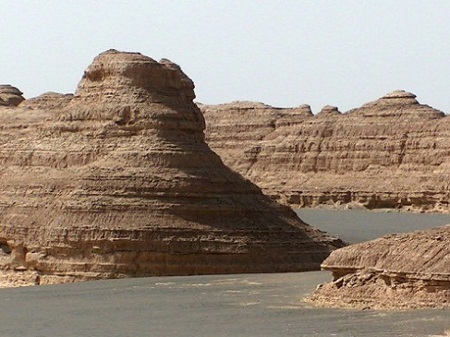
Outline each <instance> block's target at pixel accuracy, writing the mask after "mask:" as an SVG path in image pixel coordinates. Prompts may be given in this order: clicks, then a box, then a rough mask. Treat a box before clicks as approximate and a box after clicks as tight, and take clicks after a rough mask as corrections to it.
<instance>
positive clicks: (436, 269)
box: [310, 225, 450, 309]
mask: <svg viewBox="0 0 450 337" xmlns="http://www.w3.org/2000/svg"><path fill="white" fill-rule="evenodd" d="M449 243H450V225H447V226H444V227H442V228H436V229H430V230H426V231H417V232H412V233H408V234H396V235H389V236H386V237H383V238H380V239H377V240H374V241H369V242H364V243H360V244H356V245H352V246H348V247H345V248H342V249H339V250H337V251H335V252H333V253H332V254H331V255H330V256H329V257H328V258H327V259H326V260H325V261H324V263H323V264H322V268H323V269H325V270H330V271H332V273H333V278H334V280H333V282H330V283H328V284H324V285H322V286H320V287H319V288H318V289H317V290H316V292H315V293H314V295H313V296H311V298H310V300H311V301H312V302H314V303H316V304H318V305H325V306H330V305H331V306H336V307H342V306H344V307H345V306H349V307H366V308H397V309H398V308H419V307H431V308H436V307H444V308H449V307H450V244H449Z"/></svg>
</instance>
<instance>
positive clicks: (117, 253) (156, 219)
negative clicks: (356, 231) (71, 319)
mask: <svg viewBox="0 0 450 337" xmlns="http://www.w3.org/2000/svg"><path fill="white" fill-rule="evenodd" d="M193 89H194V85H193V82H192V81H191V80H190V79H189V78H188V77H187V76H186V75H185V74H184V73H183V72H182V71H181V69H180V68H179V67H178V66H177V65H175V64H173V63H171V62H170V61H167V60H162V61H160V62H156V61H154V60H152V59H151V58H148V57H146V56H143V55H141V54H139V53H123V52H117V51H114V50H111V51H108V52H105V53H102V54H100V55H99V56H98V57H96V58H95V60H94V62H93V63H92V65H90V66H89V67H88V68H87V70H86V71H85V73H84V76H83V78H82V80H81V82H80V83H79V85H78V88H77V91H76V93H75V95H74V96H73V97H72V96H71V95H61V94H55V93H48V94H44V95H43V96H40V97H38V98H35V99H32V100H27V101H25V102H23V103H22V104H20V106H18V107H15V108H10V107H7V108H3V109H2V110H0V122H1V123H0V124H1V126H2V127H1V129H0V133H1V138H0V139H1V143H0V172H1V190H0V245H1V248H2V251H3V253H1V252H0V253H1V254H0V255H1V256H0V262H1V266H2V267H3V269H5V270H8V275H7V276H8V277H11V274H12V275H14V272H15V271H17V272H19V273H20V272H22V274H21V275H22V276H21V277H22V279H26V278H27V277H29V276H28V274H29V273H38V274H39V275H38V277H37V281H36V282H41V283H49V282H61V281H72V280H77V279H96V278H110V277H123V276H145V275H187V274H206V273H240V272H275V271H300V270H310V269H316V268H318V267H319V265H320V263H321V262H322V261H323V259H324V258H325V257H326V256H328V254H329V252H330V251H331V250H332V249H334V248H335V247H340V246H342V242H341V241H340V240H337V239H334V238H331V237H328V236H326V235H325V234H324V233H322V232H320V231H319V230H316V229H314V228H312V227H310V226H308V225H306V224H304V223H303V222H302V221H300V220H299V219H298V218H297V217H296V215H295V214H294V213H293V212H292V211H291V210H290V209H289V208H288V207H285V206H281V205H279V204H276V203H274V202H273V201H272V200H271V199H269V198H267V197H266V196H264V195H263V194H262V193H261V191H260V190H259V188H258V187H257V186H255V185H254V184H252V183H250V182H249V181H248V180H245V179H244V178H242V177H241V176H240V175H239V174H237V173H235V172H234V171H232V170H230V169H229V168H228V167H226V166H225V165H224V164H223V163H222V161H221V159H220V158H219V157H218V156H217V155H216V154H215V153H214V152H213V151H211V150H210V148H209V147H208V146H207V145H206V143H205V142H204V134H203V130H204V128H205V123H204V119H203V116H202V114H201V112H200V110H199V108H198V107H197V106H196V105H195V104H194V103H193V99H194V97H195V95H194V90H193ZM27 273H28V274H27ZM24 275H25V276H26V277H25V276H24ZM30 277H31V276H30ZM18 278H20V276H18Z"/></svg>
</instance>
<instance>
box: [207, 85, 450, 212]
mask: <svg viewBox="0 0 450 337" xmlns="http://www.w3.org/2000/svg"><path fill="white" fill-rule="evenodd" d="M245 106H246V108H245V109H244V108H242V107H241V106H237V105H236V104H235V103H232V104H223V105H216V106H214V105H209V106H207V105H204V106H201V109H202V110H203V112H204V115H205V119H206V121H207V129H206V140H207V143H208V144H209V145H210V146H211V148H212V149H213V150H215V151H217V153H218V154H219V155H220V156H221V157H222V158H223V160H224V162H225V164H227V165H229V166H230V167H231V168H233V169H235V170H236V171H238V172H239V173H241V174H242V175H244V176H245V177H246V178H248V179H250V180H251V181H253V182H254V183H256V184H257V185H258V186H260V187H261V188H262V189H263V191H264V192H265V193H266V194H268V195H271V196H273V197H275V198H278V199H279V200H280V201H282V202H284V203H286V204H289V205H291V206H294V207H315V206H320V205H328V206H331V207H343V206H342V205H348V204H349V205H352V204H358V205H363V206H365V207H366V208H370V209H373V208H403V209H412V210H420V211H442V212H450V206H449V202H448V200H449V199H450V187H449V184H448V181H450V141H449V135H450V122H449V121H450V118H449V117H446V116H445V115H444V114H443V113H442V112H441V111H439V110H436V109H433V108H431V107H429V106H428V105H424V104H420V103H419V102H418V101H417V100H416V98H415V95H413V94H411V93H408V92H405V91H401V90H399V91H394V92H392V93H390V94H388V95H386V96H384V97H382V98H380V99H378V100H376V101H374V102H370V103H367V104H364V105H363V106H362V107H360V108H358V109H353V110H350V111H348V112H347V113H344V114H341V113H340V112H339V110H338V109H337V108H336V107H332V106H326V107H325V108H324V109H322V111H321V112H320V113H318V114H317V115H312V114H310V113H309V114H308V113H301V114H300V115H297V114H294V113H293V112H292V111H290V110H289V109H277V108H273V107H270V106H267V105H263V104H253V105H252V104H251V103H246V105H245Z"/></svg>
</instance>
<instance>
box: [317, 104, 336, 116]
mask: <svg viewBox="0 0 450 337" xmlns="http://www.w3.org/2000/svg"><path fill="white" fill-rule="evenodd" d="M319 115H320V116H332V115H341V112H340V111H339V109H338V108H337V107H336V106H333V105H325V106H324V107H323V108H322V110H320V112H319V113H318V114H317V116H319Z"/></svg>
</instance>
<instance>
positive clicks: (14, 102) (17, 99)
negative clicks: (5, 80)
mask: <svg viewBox="0 0 450 337" xmlns="http://www.w3.org/2000/svg"><path fill="white" fill-rule="evenodd" d="M22 94H23V93H22V92H21V91H20V90H19V89H17V88H16V87H13V86H12V85H10V84H2V85H0V105H7V106H18V105H19V104H20V103H21V102H22V101H24V100H25V98H23V96H22Z"/></svg>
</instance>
